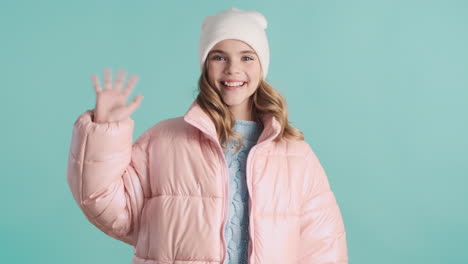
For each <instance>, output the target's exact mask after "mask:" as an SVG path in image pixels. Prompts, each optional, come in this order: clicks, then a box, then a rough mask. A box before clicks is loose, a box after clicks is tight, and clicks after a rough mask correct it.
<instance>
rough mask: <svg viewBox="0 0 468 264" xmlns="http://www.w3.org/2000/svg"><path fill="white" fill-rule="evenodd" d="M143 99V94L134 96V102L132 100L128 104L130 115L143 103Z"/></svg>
mask: <svg viewBox="0 0 468 264" xmlns="http://www.w3.org/2000/svg"><path fill="white" fill-rule="evenodd" d="M141 100H143V95H141V94H139V95H137V96H135V98H133V100H132V102H130V104H129V105H128V108H127V109H128V110H127V111H128V112H127V113H128V114H129V115H130V114H131V113H133V112H134V111H135V110H136V109H137V108H138V107H139V106H140V103H141Z"/></svg>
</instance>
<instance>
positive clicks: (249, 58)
mask: <svg viewBox="0 0 468 264" xmlns="http://www.w3.org/2000/svg"><path fill="white" fill-rule="evenodd" d="M244 58H248V60H253V58H252V57H249V56H244Z"/></svg>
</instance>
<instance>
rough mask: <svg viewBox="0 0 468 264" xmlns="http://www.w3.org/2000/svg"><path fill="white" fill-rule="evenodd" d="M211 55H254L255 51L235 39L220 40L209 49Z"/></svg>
mask: <svg viewBox="0 0 468 264" xmlns="http://www.w3.org/2000/svg"><path fill="white" fill-rule="evenodd" d="M211 53H222V54H229V53H232V54H236V53H239V54H255V51H254V50H253V49H252V48H251V47H250V45H248V44H247V43H245V42H243V41H241V40H237V39H225V40H222V41H220V42H218V43H216V45H214V46H213V48H211V50H210V52H209V54H211Z"/></svg>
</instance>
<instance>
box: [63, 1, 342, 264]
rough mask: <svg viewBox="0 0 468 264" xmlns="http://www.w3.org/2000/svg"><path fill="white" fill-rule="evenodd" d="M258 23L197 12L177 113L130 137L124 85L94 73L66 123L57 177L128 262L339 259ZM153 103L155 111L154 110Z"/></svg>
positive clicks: (257, 263) (315, 171) (305, 147)
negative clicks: (192, 80)
mask: <svg viewBox="0 0 468 264" xmlns="http://www.w3.org/2000/svg"><path fill="white" fill-rule="evenodd" d="M266 28H267V21H266V19H265V17H264V16H263V15H262V14H261V13H259V12H256V11H243V10H239V9H237V8H230V9H227V10H225V11H223V12H220V13H217V14H214V15H212V16H208V17H206V18H205V19H204V20H203V23H202V30H201V36H200V42H199V59H200V70H201V75H200V78H199V81H198V88H199V94H198V96H197V98H196V100H195V101H193V103H192V104H191V105H190V107H189V108H188V110H187V112H186V113H185V114H184V115H183V116H179V117H175V118H171V119H166V120H163V121H161V122H159V123H157V124H155V125H154V126H153V127H151V128H150V129H148V130H147V131H145V132H144V133H143V134H142V135H141V136H139V137H138V139H137V140H136V141H135V142H134V143H132V136H133V126H134V121H133V119H131V118H130V115H131V114H132V113H133V112H134V111H135V110H136V109H137V108H138V106H139V105H140V103H141V100H142V98H143V97H142V96H141V95H138V96H137V97H135V99H134V100H133V101H132V102H131V103H130V104H128V105H127V104H126V100H127V98H128V96H129V95H130V94H131V92H132V91H133V89H134V87H135V85H136V82H137V79H138V77H137V76H136V75H132V76H131V77H130V78H129V80H128V82H126V83H125V86H123V85H124V79H125V75H126V73H125V72H124V71H120V72H119V73H118V75H117V78H116V80H115V82H113V81H112V76H111V71H110V70H109V69H106V70H105V75H104V84H103V87H102V86H101V85H100V83H99V80H98V78H97V76H96V75H93V76H92V77H93V78H92V79H93V84H94V88H95V92H96V97H97V101H96V106H95V109H92V110H88V111H86V112H84V113H83V114H81V115H80V116H79V117H78V119H77V120H76V122H75V124H74V128H73V136H72V141H71V146H70V152H69V161H68V170H67V181H68V184H69V186H70V189H71V191H72V193H73V196H74V199H75V201H76V202H77V204H78V205H79V207H80V208H81V210H82V211H83V213H84V214H85V216H86V217H87V219H88V220H89V221H90V222H91V223H93V224H94V225H95V226H96V227H98V228H99V229H100V230H102V231H103V232H104V233H106V234H107V235H109V236H111V237H113V238H116V239H118V240H121V241H124V242H126V243H128V244H130V245H132V246H133V247H134V249H135V250H134V253H135V254H134V256H133V259H132V263H134V264H169V263H176V264H215V263H223V264H232V263H236V264H237V263H250V264H275V263H278V264H280V263H281V264H293V263H300V264H306V263H307V264H319V263H323V264H325V263H327V264H330V263H348V256H347V245H346V233H345V229H344V224H343V221H342V217H341V213H340V209H339V207H338V204H337V202H336V199H335V196H334V194H333V192H332V190H331V189H330V186H329V182H328V179H327V176H326V174H325V172H324V170H323V168H322V166H321V164H320V162H319V160H318V158H317V156H316V155H315V153H314V152H313V151H312V149H311V148H310V145H309V144H308V143H306V142H305V141H304V137H303V134H302V132H301V131H299V130H297V129H295V128H293V127H292V126H290V125H289V121H288V115H287V110H286V103H285V101H284V98H283V97H282V96H281V95H280V94H279V93H278V91H276V90H275V89H274V88H272V87H271V86H270V85H269V84H268V83H267V82H266V78H265V77H266V75H267V73H268V65H269V46H268V40H267V36H266V33H265V29H266ZM163 110H164V109H161V111H163Z"/></svg>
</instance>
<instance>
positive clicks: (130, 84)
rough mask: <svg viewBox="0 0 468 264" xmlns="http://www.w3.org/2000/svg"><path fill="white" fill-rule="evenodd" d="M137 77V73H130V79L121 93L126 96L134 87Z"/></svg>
mask: <svg viewBox="0 0 468 264" xmlns="http://www.w3.org/2000/svg"><path fill="white" fill-rule="evenodd" d="M138 79H139V77H138V76H137V75H135V74H132V76H131V77H130V80H128V82H127V86H126V87H125V89H124V90H123V93H124V94H125V96H128V95H129V94H131V93H132V91H133V88H135V84H136V83H137V81H138Z"/></svg>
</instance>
